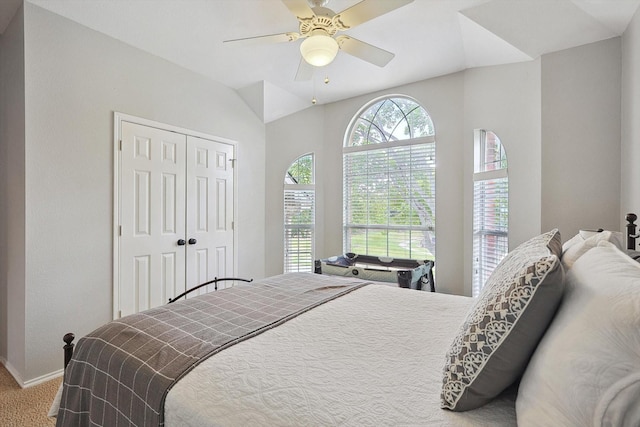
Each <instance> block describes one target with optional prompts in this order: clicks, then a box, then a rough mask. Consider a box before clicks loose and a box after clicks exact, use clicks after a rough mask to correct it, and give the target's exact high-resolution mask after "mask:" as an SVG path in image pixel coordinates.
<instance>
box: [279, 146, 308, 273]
mask: <svg viewBox="0 0 640 427" xmlns="http://www.w3.org/2000/svg"><path fill="white" fill-rule="evenodd" d="M309 156H310V157H311V179H310V182H311V183H309V184H297V183H288V182H287V178H288V177H291V178H292V179H294V178H293V177H292V175H291V174H290V173H289V171H290V170H291V168H292V167H293V166H294V165H295V164H296V162H298V161H300V160H301V159H303V158H305V157H309ZM315 169H316V167H315V155H314V153H306V154H303V155H302V156H300V157H298V158H296V159H295V160H294V161H293V162H291V164H290V165H289V167H288V168H287V170H286V172H285V178H284V184H283V210H284V212H283V243H284V248H283V271H284V272H285V273H289V272H312V271H313V262H314V259H315V240H316V236H315V220H316V186H315V175H316V172H315ZM294 180H295V179H294ZM292 193H294V194H295V193H299V194H302V195H305V194H306V195H311V196H312V200H311V213H312V214H311V217H312V218H311V220H312V221H311V222H310V223H288V222H287V221H288V217H287V206H288V203H287V201H288V200H290V199H288V195H289V194H292ZM292 230H307V231H308V232H309V234H310V236H309V240H310V241H309V245H308V247H309V251H308V252H300V251H299V250H298V251H296V252H292V251H290V250H289V248H291V245H290V244H289V243H290V241H291V240H290V232H291V231H292ZM298 247H299V245H298ZM301 253H303V254H308V260H307V264H304V263H303V262H301V261H300V259H301V257H300V254H301ZM294 256H295V257H297V259H298V262H296V263H293V262H291V259H292V258H293V257H294ZM294 265H295V266H297V268H295V269H294V268H292V266H294Z"/></svg>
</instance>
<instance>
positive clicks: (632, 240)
mask: <svg viewBox="0 0 640 427" xmlns="http://www.w3.org/2000/svg"><path fill="white" fill-rule="evenodd" d="M625 219H626V220H627V249H631V250H635V248H636V237H638V235H637V234H636V224H634V222H635V220H637V219H638V215H636V214H634V213H628V214H627V216H626V217H625Z"/></svg>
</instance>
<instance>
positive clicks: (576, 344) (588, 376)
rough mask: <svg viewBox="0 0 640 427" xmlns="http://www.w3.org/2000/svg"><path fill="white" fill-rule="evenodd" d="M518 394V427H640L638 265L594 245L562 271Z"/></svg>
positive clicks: (607, 246) (611, 248)
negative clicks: (553, 308)
mask: <svg viewBox="0 0 640 427" xmlns="http://www.w3.org/2000/svg"><path fill="white" fill-rule="evenodd" d="M566 282H567V285H566V291H565V295H564V297H563V299H562V303H561V305H560V308H559V309H558V313H557V315H556V317H555V318H554V320H553V323H552V324H551V325H550V326H549V329H548V331H547V332H546V334H545V336H544V338H543V339H542V341H540V344H539V345H538V348H537V349H536V351H535V353H534V355H533V356H532V357H531V361H530V362H529V365H528V366H527V369H526V371H525V374H524V376H523V377H522V381H521V382H520V386H519V389H518V397H517V399H516V414H517V417H518V425H519V426H524V427H527V426H538V425H554V426H621V427H622V426H639V425H640V404H639V402H640V400H639V399H640V356H639V355H640V332H639V331H640V264H638V263H637V262H636V261H634V260H632V259H631V258H629V257H628V256H626V254H625V253H623V252H622V251H620V250H619V249H617V248H616V247H615V246H614V245H612V244H610V243H608V242H601V243H600V244H599V245H598V246H597V247H595V248H593V249H591V250H590V251H589V252H587V253H586V254H584V255H583V256H582V257H580V259H578V260H577V261H576V263H575V264H574V265H573V267H572V268H571V270H569V272H568V273H567V280H566Z"/></svg>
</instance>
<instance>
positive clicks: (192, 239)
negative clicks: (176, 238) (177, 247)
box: [189, 237, 198, 245]
mask: <svg viewBox="0 0 640 427" xmlns="http://www.w3.org/2000/svg"><path fill="white" fill-rule="evenodd" d="M196 243H198V241H197V240H196V239H194V238H193V237H192V238H190V239H189V244H190V245H195V244H196Z"/></svg>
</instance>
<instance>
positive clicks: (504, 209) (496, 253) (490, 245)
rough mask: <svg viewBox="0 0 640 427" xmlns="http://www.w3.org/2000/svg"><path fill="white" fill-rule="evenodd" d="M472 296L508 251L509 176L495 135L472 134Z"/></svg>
mask: <svg viewBox="0 0 640 427" xmlns="http://www.w3.org/2000/svg"><path fill="white" fill-rule="evenodd" d="M474 160H475V162H474V163H475V165H474V173H473V283H472V285H473V288H472V294H473V296H477V295H478V294H479V293H480V290H481V289H482V287H483V286H484V284H485V283H486V281H487V279H488V278H489V276H490V275H491V273H492V272H493V270H494V268H495V267H496V266H497V265H498V263H499V262H500V261H501V260H502V258H504V256H505V255H506V254H507V252H508V251H509V177H508V175H507V153H506V152H505V150H504V147H503V146H502V144H501V143H500V139H499V138H498V136H497V135H496V134H495V133H493V132H491V131H486V130H482V129H477V130H476V131H475V133H474Z"/></svg>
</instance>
